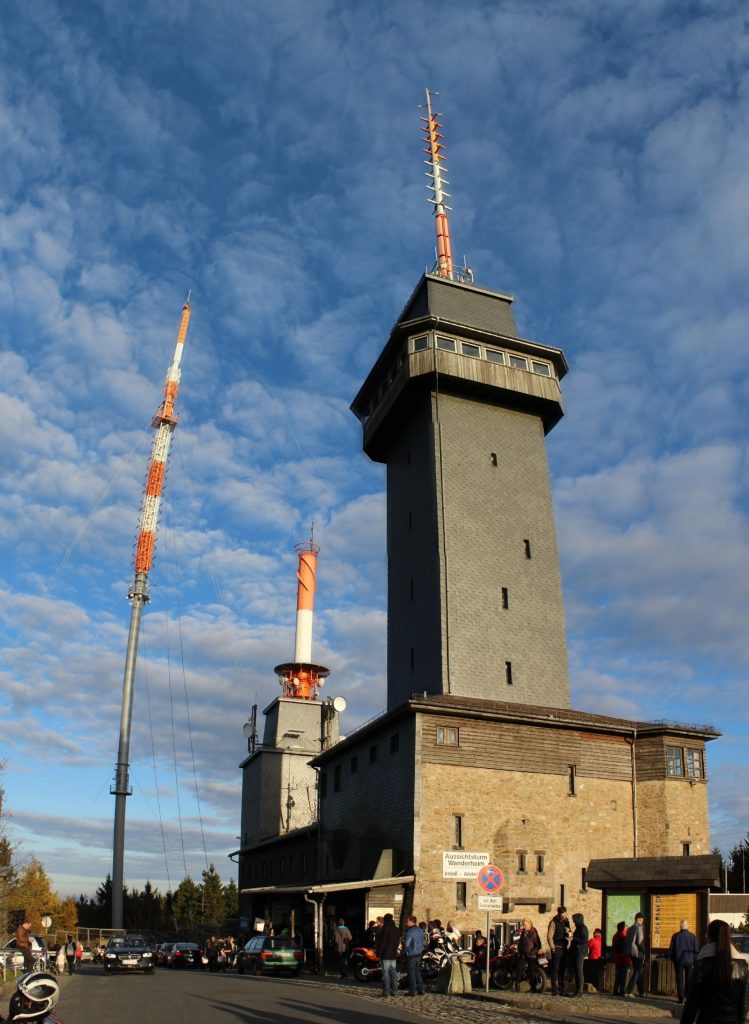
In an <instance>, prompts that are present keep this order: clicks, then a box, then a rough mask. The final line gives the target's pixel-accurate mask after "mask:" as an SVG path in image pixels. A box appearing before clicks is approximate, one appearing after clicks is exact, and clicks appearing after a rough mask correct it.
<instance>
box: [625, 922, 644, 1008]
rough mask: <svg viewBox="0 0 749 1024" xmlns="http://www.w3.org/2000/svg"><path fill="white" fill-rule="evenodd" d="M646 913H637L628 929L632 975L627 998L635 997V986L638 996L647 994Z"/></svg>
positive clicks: (628, 948)
mask: <svg viewBox="0 0 749 1024" xmlns="http://www.w3.org/2000/svg"><path fill="white" fill-rule="evenodd" d="M644 925H645V915H644V914H635V919H634V922H633V923H632V924H631V925H630V926H629V928H628V929H627V956H629V958H630V959H631V961H632V975H631V977H630V979H629V984H628V985H627V990H626V992H625V993H624V998H625V999H634V998H635V997H634V988H635V985H636V986H637V994H638V996H644V995H645V984H644V982H643V978H642V969H643V967H644V966H645V928H644Z"/></svg>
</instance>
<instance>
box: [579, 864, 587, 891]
mask: <svg viewBox="0 0 749 1024" xmlns="http://www.w3.org/2000/svg"><path fill="white" fill-rule="evenodd" d="M580 889H581V890H582V891H583V892H587V891H588V869H587V868H581V869H580Z"/></svg>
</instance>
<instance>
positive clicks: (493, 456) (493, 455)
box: [489, 452, 498, 466]
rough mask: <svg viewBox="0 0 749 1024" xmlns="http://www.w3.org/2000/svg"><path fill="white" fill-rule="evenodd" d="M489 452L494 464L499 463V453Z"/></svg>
mask: <svg viewBox="0 0 749 1024" xmlns="http://www.w3.org/2000/svg"><path fill="white" fill-rule="evenodd" d="M489 454H490V456H491V460H492V466H496V465H498V460H497V453H496V452H490V453H489Z"/></svg>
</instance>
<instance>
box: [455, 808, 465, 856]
mask: <svg viewBox="0 0 749 1024" xmlns="http://www.w3.org/2000/svg"><path fill="white" fill-rule="evenodd" d="M453 848H454V849H456V850H462V849H463V815H462V814H453Z"/></svg>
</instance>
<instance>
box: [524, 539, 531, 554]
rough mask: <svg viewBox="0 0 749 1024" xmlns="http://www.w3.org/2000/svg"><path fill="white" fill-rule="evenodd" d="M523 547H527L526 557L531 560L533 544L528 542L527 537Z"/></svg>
mask: <svg viewBox="0 0 749 1024" xmlns="http://www.w3.org/2000/svg"><path fill="white" fill-rule="evenodd" d="M523 546H524V547H525V557H526V558H530V557H531V542H530V541H529V540H528V538H527V537H526V539H525V540H524V541H523Z"/></svg>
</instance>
